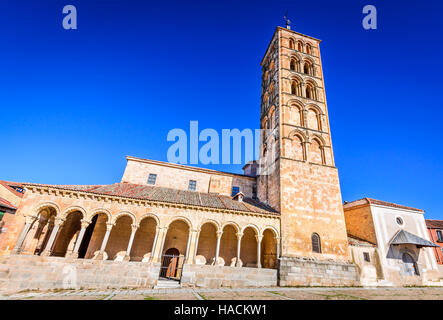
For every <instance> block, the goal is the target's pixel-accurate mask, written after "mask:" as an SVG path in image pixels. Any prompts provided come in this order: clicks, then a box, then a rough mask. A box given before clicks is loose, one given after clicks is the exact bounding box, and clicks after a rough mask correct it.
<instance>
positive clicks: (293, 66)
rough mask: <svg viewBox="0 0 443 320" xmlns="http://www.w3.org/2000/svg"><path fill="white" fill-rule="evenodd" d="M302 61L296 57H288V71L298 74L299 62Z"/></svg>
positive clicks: (294, 55)
mask: <svg viewBox="0 0 443 320" xmlns="http://www.w3.org/2000/svg"><path fill="white" fill-rule="evenodd" d="M301 61H302V59H301V58H300V57H299V56H298V55H297V54H293V55H291V56H290V57H289V70H291V71H296V72H300V62H301Z"/></svg>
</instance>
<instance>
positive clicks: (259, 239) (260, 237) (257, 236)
mask: <svg viewBox="0 0 443 320" xmlns="http://www.w3.org/2000/svg"><path fill="white" fill-rule="evenodd" d="M255 239H256V240H257V241H258V242H261V241H262V239H263V236H262V235H255Z"/></svg>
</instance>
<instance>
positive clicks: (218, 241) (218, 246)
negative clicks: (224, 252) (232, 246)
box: [214, 231, 226, 265]
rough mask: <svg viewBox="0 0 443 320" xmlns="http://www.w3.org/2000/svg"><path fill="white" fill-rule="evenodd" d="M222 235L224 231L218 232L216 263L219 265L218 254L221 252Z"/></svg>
mask: <svg viewBox="0 0 443 320" xmlns="http://www.w3.org/2000/svg"><path fill="white" fill-rule="evenodd" d="M222 235H223V231H218V232H217V247H216V249H215V263H214V264H215V265H217V261H218V256H219V254H220V239H221V237H222ZM225 262H226V261H225Z"/></svg>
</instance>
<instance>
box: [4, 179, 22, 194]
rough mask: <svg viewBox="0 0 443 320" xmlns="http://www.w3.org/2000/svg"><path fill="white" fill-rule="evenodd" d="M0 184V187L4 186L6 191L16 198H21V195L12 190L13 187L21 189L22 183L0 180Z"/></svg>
mask: <svg viewBox="0 0 443 320" xmlns="http://www.w3.org/2000/svg"><path fill="white" fill-rule="evenodd" d="M0 184H1V185H2V186H4V187H5V188H6V189H8V190H9V191H11V192H12V193H13V194H15V195H16V196H18V197H20V198H23V193H21V192H18V191H15V189H14V188H13V187H20V188H23V184H22V183H19V182H11V181H3V180H0Z"/></svg>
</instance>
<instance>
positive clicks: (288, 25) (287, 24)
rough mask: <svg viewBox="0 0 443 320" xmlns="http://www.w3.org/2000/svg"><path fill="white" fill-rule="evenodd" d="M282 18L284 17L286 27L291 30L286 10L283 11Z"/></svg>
mask: <svg viewBox="0 0 443 320" xmlns="http://www.w3.org/2000/svg"><path fill="white" fill-rule="evenodd" d="M283 19H285V23H286V29H289V30H291V20H289V18H288V10H286V13H285V16H284V17H283Z"/></svg>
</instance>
